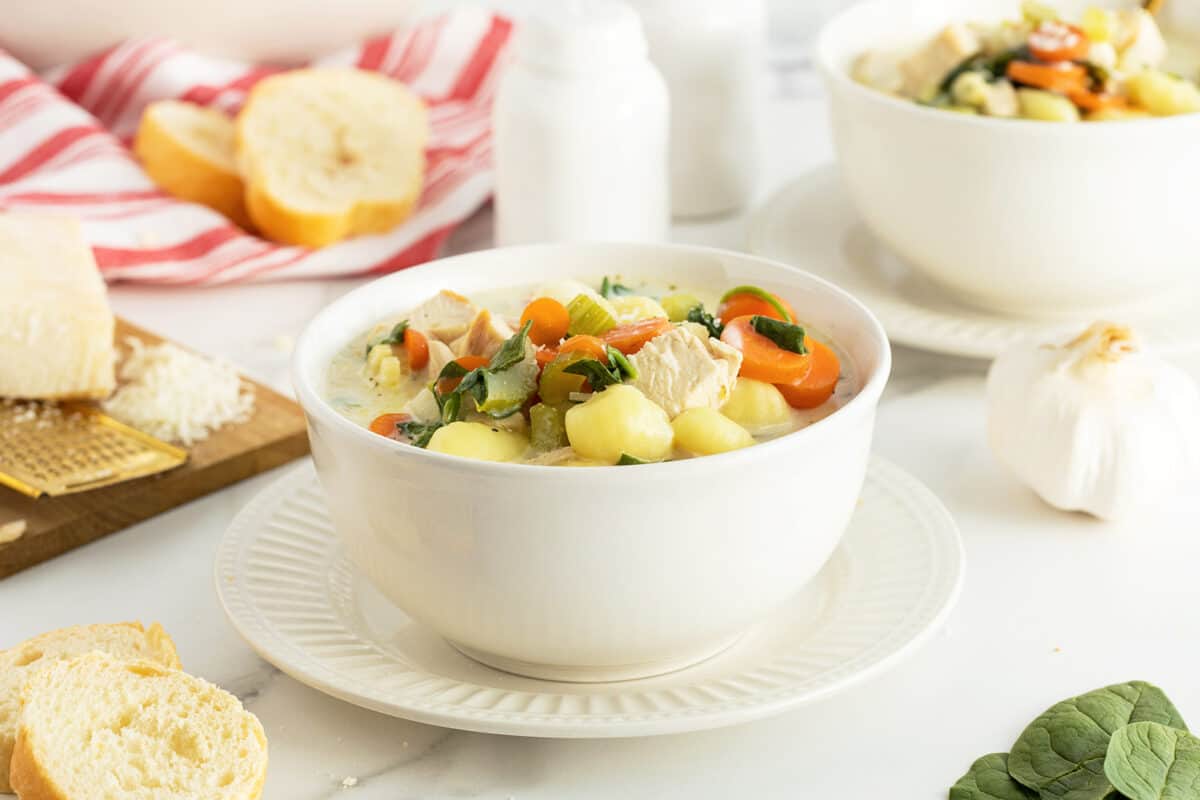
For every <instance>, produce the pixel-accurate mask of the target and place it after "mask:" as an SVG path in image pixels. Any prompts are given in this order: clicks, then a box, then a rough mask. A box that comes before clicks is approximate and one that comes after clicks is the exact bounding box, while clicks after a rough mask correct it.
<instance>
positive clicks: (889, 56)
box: [850, 50, 904, 94]
mask: <svg viewBox="0 0 1200 800" xmlns="http://www.w3.org/2000/svg"><path fill="white" fill-rule="evenodd" d="M850 74H851V76H852V77H853V78H854V80H856V81H858V82H859V83H861V84H863V85H864V86H870V87H871V88H872V89H877V90H879V91H881V92H887V93H888V94H900V92H901V91H902V90H903V89H904V75H903V74H902V73H901V72H900V59H899V58H898V57H897V56H896V55H895V54H894V53H887V52H883V51H882V50H869V51H867V52H866V53H863V54H862V55H861V56H859V57H858V58H857V59H855V61H854V66H853V67H852V68H851V70H850Z"/></svg>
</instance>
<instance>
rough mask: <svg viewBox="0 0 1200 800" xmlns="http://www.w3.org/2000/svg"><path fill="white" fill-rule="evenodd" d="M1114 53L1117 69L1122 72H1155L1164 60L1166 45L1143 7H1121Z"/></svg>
mask: <svg viewBox="0 0 1200 800" xmlns="http://www.w3.org/2000/svg"><path fill="white" fill-rule="evenodd" d="M1117 31H1118V32H1117V42H1116V46H1117V52H1118V53H1119V54H1120V59H1119V66H1120V68H1121V69H1122V70H1123V71H1125V72H1140V71H1141V70H1143V69H1157V68H1158V67H1161V66H1162V64H1163V62H1164V61H1166V60H1167V42H1166V40H1165V39H1163V35H1162V31H1160V30H1159V29H1158V23H1157V22H1155V21H1154V15H1153V14H1151V13H1150V12H1149V11H1146V10H1145V9H1142V8H1123V9H1121V10H1120V11H1118V12H1117Z"/></svg>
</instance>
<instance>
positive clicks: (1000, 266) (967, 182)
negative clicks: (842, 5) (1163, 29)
mask: <svg viewBox="0 0 1200 800" xmlns="http://www.w3.org/2000/svg"><path fill="white" fill-rule="evenodd" d="M1049 5H1054V4H1053V3H1050V4H1049ZM1080 5H1081V4H1080V3H1070V4H1063V5H1062V6H1060V8H1062V10H1063V15H1064V17H1066V16H1068V15H1069V14H1071V15H1072V16H1070V17H1069V18H1070V19H1072V20H1075V21H1076V22H1082V20H1083V18H1082V17H1076V16H1073V14H1074V13H1075V12H1078V11H1079V7H1080ZM1129 5H1135V4H1129ZM1072 9H1073V10H1074V11H1072ZM1131 11H1134V12H1135V13H1141V12H1138V11H1136V10H1134V9H1131ZM1020 18H1021V12H1020V4H1019V3H1017V2H1015V0H1013V1H1010V2H1001V1H1000V0H972V1H971V2H966V3H963V2H949V0H931V1H930V2H922V3H916V2H900V3H892V2H884V1H882V0H872V1H871V2H866V3H861V4H859V5H856V6H854V7H852V8H850V9H849V10H847V11H845V12H844V13H842V14H841V15H840V16H838V17H837V18H835V19H834V20H833V21H832V22H830V23H829V24H828V25H827V26H826V28H825V29H824V31H823V32H822V34H821V37H820V40H819V44H818V60H819V63H820V66H821V69H822V71H823V72H824V74H825V77H826V82H827V85H828V88H829V94H830V102H831V114H832V122H833V132H834V140H835V144H836V149H837V153H838V158H839V162H840V167H841V172H842V176H843V179H844V181H845V183H846V186H847V188H848V189H849V191H850V193H851V195H852V196H853V198H854V201H855V204H856V206H857V207H858V210H859V212H860V213H861V214H862V216H863V219H864V221H865V222H866V224H867V225H868V226H869V227H870V229H871V230H872V232H873V233H875V234H876V235H877V236H878V237H879V238H880V239H881V240H883V241H884V242H885V243H886V244H887V245H888V246H889V247H891V248H892V249H893V250H894V251H895V252H896V253H897V254H898V255H900V256H901V257H903V258H904V259H905V260H906V261H907V262H908V263H909V264H910V265H911V266H912V267H913V268H914V269H916V270H918V271H920V272H922V273H924V274H925V275H926V276H928V277H929V278H931V279H933V280H935V281H936V282H937V283H939V284H940V285H942V286H943V287H945V288H947V289H950V290H951V291H953V292H954V293H956V294H957V295H958V296H959V297H960V298H962V299H963V300H965V301H966V302H969V303H971V304H974V305H977V306H979V307H983V308H987V309H991V310H1000V311H1005V312H1013V313H1018V314H1050V315H1054V314H1073V315H1079V314H1092V313H1095V312H1097V311H1098V310H1104V309H1109V308H1120V307H1125V306H1133V305H1139V304H1147V303H1153V302H1157V301H1159V300H1161V299H1163V298H1165V297H1167V296H1168V295H1169V294H1170V293H1171V291H1172V290H1173V289H1177V288H1179V287H1181V286H1183V285H1190V284H1191V283H1192V282H1194V281H1195V264H1196V259H1197V255H1198V254H1200V225H1197V224H1196V222H1195V213H1194V211H1193V208H1194V205H1195V204H1194V202H1193V200H1194V198H1195V196H1196V187H1197V186H1200V148H1198V147H1196V145H1195V142H1196V141H1198V140H1200V113H1186V114H1180V115H1177V116H1153V114H1154V113H1158V114H1166V113H1168V112H1170V111H1178V110H1182V109H1183V108H1186V107H1190V106H1188V104H1190V103H1194V101H1195V100H1196V97H1197V96H1198V95H1197V91H1196V88H1195V84H1194V82H1192V81H1185V80H1175V79H1173V78H1171V77H1170V76H1169V75H1168V74H1167V72H1165V71H1164V70H1170V69H1172V68H1173V66H1172V65H1173V64H1174V63H1175V61H1173V60H1172V59H1179V61H1180V63H1184V64H1185V66H1183V67H1181V69H1184V70H1185V71H1186V72H1187V74H1188V76H1189V77H1192V78H1194V77H1195V73H1196V70H1195V59H1188V58H1187V55H1188V53H1187V50H1188V48H1187V47H1186V46H1185V45H1184V44H1183V43H1179V42H1175V41H1173V40H1171V37H1170V36H1169V35H1168V37H1167V40H1168V42H1170V44H1171V45H1172V48H1171V50H1170V51H1163V50H1161V49H1159V48H1157V46H1155V47H1151V45H1149V44H1148V45H1146V49H1147V50H1148V51H1153V52H1150V53H1149V54H1148V55H1147V58H1151V59H1154V60H1155V62H1156V63H1158V64H1159V65H1160V66H1161V67H1162V69H1157V70H1152V71H1147V70H1145V69H1143V68H1142V67H1141V66H1140V65H1137V64H1136V62H1135V61H1132V60H1128V59H1130V58H1131V57H1130V56H1127V55H1121V54H1115V51H1114V52H1107V53H1106V52H1105V51H1104V48H1098V49H1096V50H1095V55H1094V56H1085V57H1083V58H1082V59H1081V60H1078V61H1075V62H1070V63H1068V62H1062V63H1057V62H1045V61H1039V59H1038V58H1037V57H1036V56H1032V55H1030V54H1029V53H1028V52H1027V50H1028V47H1027V45H1026V40H1027V39H1028V30H1027V28H1021V27H1020V26H1019V24H1018V23H1016V22H1015V20H1019V19H1020ZM1004 20H1009V21H1010V23H1011V25H1010V24H1009V23H1005V22H1004ZM1151 24H1153V23H1151ZM948 26H950V27H948ZM1027 27H1028V26H1027ZM1127 27H1128V26H1127ZM1053 30H1054V29H1053V28H1052V31H1051V32H1053ZM1147 30H1150V28H1147ZM1006 32H1007V33H1006ZM1167 32H1168V34H1169V33H1170V32H1169V30H1168V31H1167ZM1014 33H1015V38H1012V39H1011V40H1009V41H1003V40H1004V37H1005V35H1012V34H1014ZM1059 35H1062V31H1061V30H1060V31H1059ZM1094 35H1096V36H1100V35H1103V33H1097V34H1094ZM1022 36H1024V37H1025V39H1022ZM1067 38H1070V37H1069V35H1068V37H1067ZM1153 38H1154V34H1147V35H1146V39H1147V41H1150V40H1152V39H1153ZM1119 44H1121V45H1122V46H1124V45H1123V43H1119ZM1151 44H1156V43H1155V42H1151ZM1059 46H1060V43H1055V42H1053V41H1052V42H1051V43H1050V46H1048V47H1049V50H1050V52H1051V53H1052V52H1053V50H1054V48H1055V47H1059ZM1061 46H1063V47H1065V48H1067V49H1069V47H1070V45H1069V44H1068V45H1061ZM979 47H984V48H990V49H986V50H984V51H980V52H981V55H982V58H981V61H987V60H988V58H989V57H992V56H994V58H992V63H990V64H988V65H987V68H988V69H992V70H993V72H994V73H996V74H995V75H994V76H993V77H994V78H995V79H993V80H992V81H991V82H990V83H984V82H983V80H981V79H979V75H981V74H982V75H985V77H986V70H984V72H977V73H976V75H974V76H972V77H971V78H968V79H965V80H964V81H963V83H962V84H961V85H960V86H958V87H957V88H958V90H959V91H958V93H957V95H956V94H955V93H954V92H953V91H952V88H953V83H954V80H953V78H954V76H955V75H957V74H959V73H958V69H959V67H961V66H962V65H963V64H965V63H966V62H967V61H969V60H970V59H971V58H972V57H973V56H972V53H975V52H976V51H977V49H978V48H979ZM1022 47H1024V48H1025V50H1023V51H1021V52H1018V53H1017V54H1016V56H1015V57H1014V58H1015V60H1017V61H1019V62H1023V63H1020V64H1018V65H1017V67H1015V68H1014V67H1012V66H1011V65H1009V66H1005V65H1004V63H999V65H998V66H997V62H1004V61H1005V59H1006V58H1007V56H1006V55H1005V48H1010V50H1009V52H1010V53H1011V52H1014V51H1017V50H1019V49H1020V48H1022ZM1063 52H1066V50H1063ZM1164 52H1165V53H1166V55H1165V58H1166V59H1167V60H1166V61H1165V63H1164V62H1163V61H1162V60H1161V58H1160V56H1162V54H1163V53H1164ZM889 54H900V56H901V58H902V60H903V61H904V69H902V70H900V71H897V72H892V71H891V69H892V67H891V65H889V64H888V60H889V59H888V56H889ZM1068 54H1069V53H1068ZM1069 55H1073V54H1069ZM960 57H961V58H960ZM1093 58H1095V59H1106V58H1122V59H1127V60H1128V68H1127V70H1126V73H1123V74H1122V81H1121V82H1119V83H1118V82H1116V81H1115V80H1114V82H1113V83H1112V84H1111V87H1112V92H1108V91H1107V90H1105V89H1104V88H1103V86H1102V84H1101V82H1099V81H1098V79H1097V78H1096V77H1095V76H1096V75H1098V74H1099V73H1098V72H1097V71H1096V66H1097V65H1095V64H1093V63H1092V61H1091V60H1090V59H1093ZM1114 63H1117V62H1114ZM918 68H919V69H918ZM856 69H857V78H858V79H856V75H855V71H856ZM922 71H928V75H930V76H933V77H932V79H931V80H930V81H928V83H929V87H927V90H922V89H921V88H920V87H919V86H916V85H914V86H907V85H906V84H905V81H906V80H907V81H908V82H909V83H912V82H913V81H917V82H918V83H920V82H921V81H923V78H922V76H921V75H918V74H917V73H918V72H922ZM1143 73H1145V74H1143ZM1151 73H1153V74H1151ZM892 76H894V80H893V77H892ZM1005 76H1010V77H1011V76H1015V77H1012V78H1011V79H1010V77H1005ZM1072 76H1082V77H1080V78H1079V80H1080V81H1083V82H1086V84H1087V88H1080V87H1075V88H1072V86H1070V85H1068V83H1069V79H1070V78H1071V77H1072ZM1147 76H1148V77H1147ZM864 80H866V81H870V82H874V83H875V84H877V85H876V86H868V85H864V84H863V82H862V81H864ZM1138 80H1141V81H1143V82H1144V83H1145V85H1144V86H1143V85H1141V84H1139V83H1137V81H1138ZM889 81H891V82H892V83H894V86H889V85H888V84H889ZM972 81H973V83H972ZM1021 81H1033V82H1035V83H1038V82H1042V83H1044V82H1047V81H1049V83H1048V84H1047V85H1052V86H1059V88H1060V89H1061V91H1059V92H1054V91H1050V92H1039V91H1037V90H1033V89H1032V88H1031V87H1030V86H1028V85H1026V84H1023V83H1021ZM939 83H941V84H944V85H943V86H942V87H941V88H942V91H938V89H939V87H938V84H939ZM1060 84H1061V85H1060ZM1168 84H1169V86H1168ZM879 86H884V87H885V88H891V89H892V90H893V93H892V94H889V93H888V92H885V91H881V90H880V88H878V87H879ZM1014 86H1015V87H1016V89H1015V91H1014V90H1013V87H1014ZM1147 87H1149V88H1147ZM1156 87H1157V88H1156ZM1164 87H1166V89H1164ZM1000 89H1003V90H1004V91H1003V92H1001V91H1000ZM1167 89H1169V91H1167ZM923 91H924V93H925V94H927V95H928V96H920V97H918V98H917V99H919V100H920V101H921V102H914V99H912V97H910V95H914V94H916V95H921V94H922V92H923ZM1164 91H1165V92H1166V93H1167V94H1170V95H1173V96H1175V99H1176V100H1178V103H1166V102H1165V101H1163V99H1162V97H1161V94H1162V93H1163V92H1164ZM1063 93H1066V94H1070V95H1071V96H1073V97H1075V99H1076V101H1077V102H1078V103H1082V104H1083V105H1075V104H1074V102H1070V101H1068V99H1067V98H1066V97H1065V96H1062V95H1063ZM1143 95H1145V96H1143ZM976 96H977V97H976ZM976 99H978V100H979V101H980V105H979V107H978V108H976V107H973V106H968V105H964V104H967V103H972V102H975V100H976ZM1144 102H1150V103H1151V105H1152V106H1153V108H1152V109H1151V110H1148V109H1147V107H1146V106H1145V105H1143V103H1144ZM1017 103H1020V105H1013V104H1017ZM1181 103H1182V104H1183V105H1180V104H1181ZM993 105H994V106H995V107H994V108H993V107H992V106H993ZM1089 105H1105V106H1112V108H1107V109H1105V110H1101V111H1099V112H1096V113H1093V112H1088V111H1086V109H1084V110H1081V109H1083V108H1084V106H1089ZM939 106H941V107H939ZM948 108H949V110H948ZM1005 109H1007V111H1006V110H1005ZM1014 110H1016V112H1017V118H1000V117H996V116H989V115H988V114H989V113H990V112H995V113H998V114H999V113H1009V112H1012V111H1014ZM1043 112H1044V113H1043ZM1022 113H1025V114H1027V115H1029V114H1033V115H1044V116H1048V117H1051V118H1059V119H1062V118H1066V119H1073V118H1076V117H1077V118H1079V119H1080V120H1086V118H1087V117H1089V116H1102V117H1103V116H1119V117H1122V119H1121V120H1120V121H1039V120H1033V119H1028V118H1020V117H1021V114H1022Z"/></svg>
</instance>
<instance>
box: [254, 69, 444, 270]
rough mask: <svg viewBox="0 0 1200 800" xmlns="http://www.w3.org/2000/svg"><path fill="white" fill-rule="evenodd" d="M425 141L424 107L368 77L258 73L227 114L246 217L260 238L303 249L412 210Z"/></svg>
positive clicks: (377, 228) (346, 72) (393, 84)
mask: <svg viewBox="0 0 1200 800" xmlns="http://www.w3.org/2000/svg"><path fill="white" fill-rule="evenodd" d="M428 139H429V119H428V113H427V112H426V109H425V104H424V103H423V102H422V101H421V99H420V98H419V97H417V96H416V95H415V94H414V93H413V92H411V91H410V90H409V89H408V88H407V87H405V86H404V85H403V84H401V83H399V82H397V81H394V80H392V79H391V78H387V77H385V76H383V75H380V74H378V73H374V72H365V71H363V70H357V69H349V68H332V67H331V68H320V69H301V70H295V71H293V72H285V73H282V74H279V75H273V76H271V77H269V78H266V79H264V80H262V81H260V82H259V83H258V84H256V85H255V87H254V89H253V90H251V92H250V96H249V98H248V99H247V101H246V105H245V107H244V108H243V109H242V112H241V113H240V114H239V115H238V118H237V158H238V165H239V166H240V168H241V172H242V175H243V177H244V179H245V181H246V207H247V209H248V210H249V212H250V217H251V219H252V220H253V221H254V224H255V225H257V226H258V228H259V230H261V231H262V232H263V233H264V234H265V235H266V236H267V237H268V238H271V239H274V240H275V241H278V242H286V243H288V244H299V245H306V246H308V247H322V246H324V245H327V244H331V243H333V242H336V241H339V240H341V239H344V238H346V237H348V236H356V235H358V234H364V233H381V232H383V231H387V230H390V229H391V228H393V227H395V226H396V225H398V224H399V223H401V222H403V221H404V220H405V219H406V218H407V217H408V216H409V215H410V214H411V213H412V210H413V208H414V207H415V206H416V203H417V198H418V197H419V196H420V194H421V186H422V184H423V182H424V174H425V145H426V143H427V141H428Z"/></svg>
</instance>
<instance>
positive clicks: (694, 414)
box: [671, 408, 754, 456]
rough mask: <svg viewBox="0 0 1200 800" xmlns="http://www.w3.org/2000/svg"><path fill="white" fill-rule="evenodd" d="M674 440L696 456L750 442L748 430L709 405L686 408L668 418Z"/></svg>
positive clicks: (749, 443)
mask: <svg viewBox="0 0 1200 800" xmlns="http://www.w3.org/2000/svg"><path fill="white" fill-rule="evenodd" d="M671 427H672V428H673V429H674V430H675V444H676V445H678V446H679V448H680V449H682V450H686V451H688V452H689V453H692V454H694V455H698V456H711V455H715V454H716V453H727V452H729V451H730V450H738V449H740V448H742V447H749V446H750V445H752V444H754V437H753V436H751V435H750V432H749V431H748V430H746V429H745V428H743V427H742V426H741V425H738V424H737V423H736V422H734V421H733V420H731V419H730V418H729V417H727V416H725V415H724V414H722V413H721V412H720V411H717V410H715V409H712V408H689V409H688V410H687V411H684V412H683V413H682V414H680V415H679V416H678V417H676V418H675V419H674V420H673V421H672V422H671Z"/></svg>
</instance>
